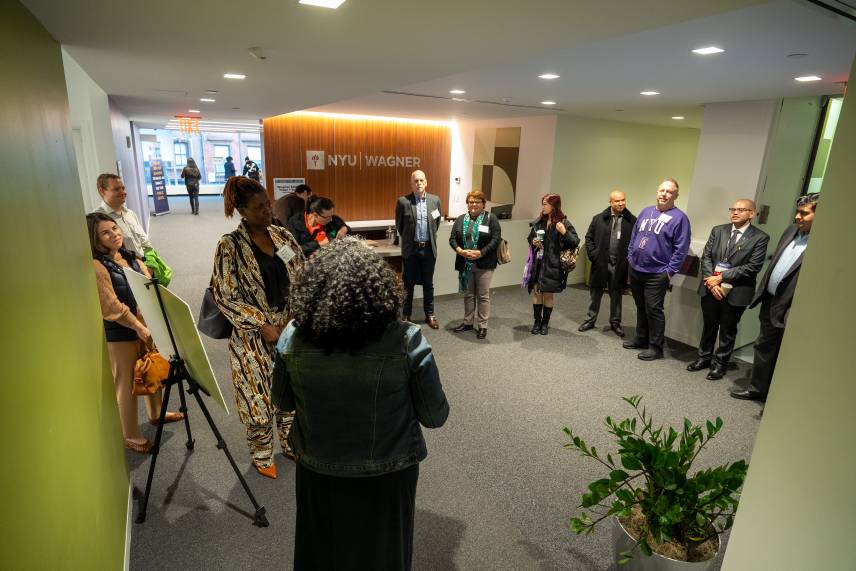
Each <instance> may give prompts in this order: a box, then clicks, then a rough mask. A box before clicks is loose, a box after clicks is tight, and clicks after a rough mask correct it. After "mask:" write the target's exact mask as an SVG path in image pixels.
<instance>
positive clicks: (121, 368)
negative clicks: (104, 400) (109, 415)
mask: <svg viewBox="0 0 856 571" xmlns="http://www.w3.org/2000/svg"><path fill="white" fill-rule="evenodd" d="M107 353H108V354H109V355H110V365H111V367H112V369H113V384H114V385H115V387H116V402H117V404H118V405H119V419H120V420H121V421H122V434H123V435H124V436H125V438H136V439H139V438H142V437H141V436H140V425H139V421H138V420H137V397H135V396H134V392H133V389H134V365H135V364H136V362H137V357H138V355H139V342H138V341H112V342H108V343H107ZM145 403H146V413H147V414H148V416H149V420H151V419H157V418H158V417H159V415H160V408H161V393H160V391H158V392H156V393H155V394H153V395H148V396H146V397H145Z"/></svg>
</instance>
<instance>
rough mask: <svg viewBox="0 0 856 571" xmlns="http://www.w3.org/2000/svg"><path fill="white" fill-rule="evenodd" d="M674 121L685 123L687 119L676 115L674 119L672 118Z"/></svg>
mask: <svg viewBox="0 0 856 571" xmlns="http://www.w3.org/2000/svg"><path fill="white" fill-rule="evenodd" d="M672 119H674V120H675V121H683V120H684V119H686V117H684V116H683V115H675V116H674V117H672Z"/></svg>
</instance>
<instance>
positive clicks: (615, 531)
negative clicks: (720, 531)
mask: <svg viewBox="0 0 856 571" xmlns="http://www.w3.org/2000/svg"><path fill="white" fill-rule="evenodd" d="M716 542H717V546H716V550H717V552H719V538H718V537H717V538H716ZM635 544H636V540H635V539H633V538H632V537H631V536H630V534H629V533H627V530H626V529H624V526H623V525H621V522H620V521H618V519H616V520H615V525H614V526H613V527H612V547H613V552H614V554H615V561H616V562H617V561H618V560H619V559H621V555H620V553H621V552H622V551H627V550H629V549H630V548H631V547H633V545H635ZM715 559H716V558H715V557H713V558H711V559H708V560H707V561H694V562H691V561H678V560H676V559H669V558H668V557H664V556H662V555H658V554H656V553H654V554H652V555H651V556H650V557H649V556H647V555H645V554H644V553H642V552H641V551H639V550H638V549H636V550H634V551H633V558H632V559H631V560H630V562H629V563H627V564H625V565H618V566H617V569H619V570H620V571H707V570H708V569H711V568H712V566H713V562H714V560H715Z"/></svg>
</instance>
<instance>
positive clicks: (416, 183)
mask: <svg viewBox="0 0 856 571" xmlns="http://www.w3.org/2000/svg"><path fill="white" fill-rule="evenodd" d="M410 188H411V190H413V192H414V193H415V194H417V195H418V196H422V195H423V194H424V193H425V189H426V188H428V179H426V178H425V173H424V172H422V171H413V172H412V173H410Z"/></svg>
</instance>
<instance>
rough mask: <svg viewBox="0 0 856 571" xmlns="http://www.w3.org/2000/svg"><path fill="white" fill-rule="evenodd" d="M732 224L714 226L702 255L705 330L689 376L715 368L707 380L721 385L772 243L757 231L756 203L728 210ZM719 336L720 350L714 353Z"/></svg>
mask: <svg viewBox="0 0 856 571" xmlns="http://www.w3.org/2000/svg"><path fill="white" fill-rule="evenodd" d="M728 211H729V212H730V213H731V223H730V224H722V225H721V226H714V227H713V229H712V230H711V231H710V237H709V238H708V239H707V244H705V246H704V252H703V253H702V255H701V274H702V282H701V284H700V285H699V287H698V293H699V295H700V296H701V314H702V318H703V319H704V328H703V329H702V333H701V341H700V342H699V346H698V359H696V360H695V361H693V362H692V363H690V364H689V365H688V366H687V371H701V370H702V369H707V368H710V371H709V372H708V374H707V379H708V380H710V381H716V380H719V379H721V378H722V377H723V376H724V375H725V371H726V369H728V362H729V361H730V360H731V353H732V352H733V351H734V340H735V339H736V338H737V324H738V323H740V317H741V316H742V315H743V312H744V311H745V310H746V306H748V305H749V303H750V302H751V301H752V296H753V295H754V293H755V281H756V278H757V277H758V272H760V271H761V268H762V267H763V266H764V257H766V255H767V244H769V242H770V237H769V236H768V235H767V234H766V233H765V232H763V231H761V230H759V229H758V228H756V227H755V226H752V218H753V217H754V216H755V203H754V202H752V201H751V200H749V199H748V198H743V199H740V200H738V201H736V202H735V203H734V204H732V205H731V208H729V209H728ZM717 333H719V349H717V350H716V353H714V350H713V347H714V344H715V343H716V336H717Z"/></svg>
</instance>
